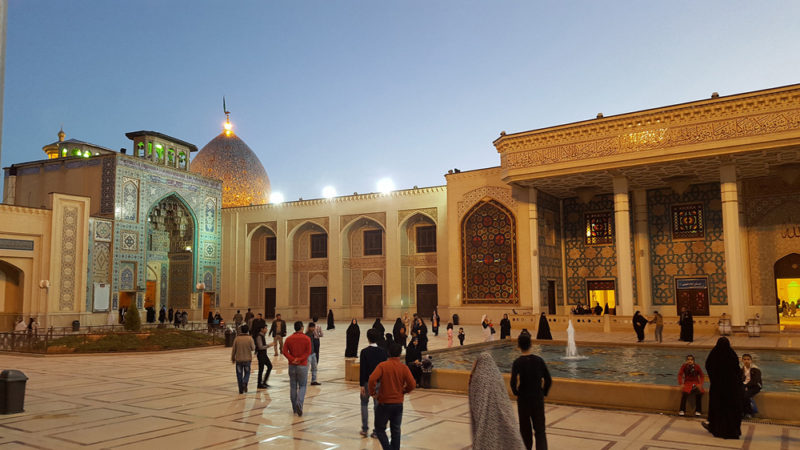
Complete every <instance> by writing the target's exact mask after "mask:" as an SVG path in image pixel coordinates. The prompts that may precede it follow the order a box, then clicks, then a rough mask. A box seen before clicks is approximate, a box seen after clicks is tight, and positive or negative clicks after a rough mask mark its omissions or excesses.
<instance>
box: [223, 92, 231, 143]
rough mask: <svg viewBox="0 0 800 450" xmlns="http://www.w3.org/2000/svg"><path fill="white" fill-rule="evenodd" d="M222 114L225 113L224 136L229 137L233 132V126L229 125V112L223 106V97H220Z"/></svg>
mask: <svg viewBox="0 0 800 450" xmlns="http://www.w3.org/2000/svg"><path fill="white" fill-rule="evenodd" d="M222 112H223V113H225V124H224V125H223V127H224V128H225V136H230V135H231V133H233V131H231V129H232V128H233V125H231V112H230V111H228V107H227V106H226V105H225V96H224V95H223V96H222Z"/></svg>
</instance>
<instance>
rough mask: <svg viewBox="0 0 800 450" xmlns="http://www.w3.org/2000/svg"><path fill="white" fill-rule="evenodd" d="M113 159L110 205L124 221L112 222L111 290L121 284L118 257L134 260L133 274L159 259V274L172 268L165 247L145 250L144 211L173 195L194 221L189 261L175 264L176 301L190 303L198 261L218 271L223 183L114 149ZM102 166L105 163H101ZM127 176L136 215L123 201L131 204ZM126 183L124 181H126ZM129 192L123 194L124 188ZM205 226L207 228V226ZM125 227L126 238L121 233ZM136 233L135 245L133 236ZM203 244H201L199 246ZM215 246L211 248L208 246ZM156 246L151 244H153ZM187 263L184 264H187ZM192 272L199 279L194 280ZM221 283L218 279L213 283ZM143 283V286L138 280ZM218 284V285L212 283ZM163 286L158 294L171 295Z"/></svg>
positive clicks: (142, 275)
mask: <svg viewBox="0 0 800 450" xmlns="http://www.w3.org/2000/svg"><path fill="white" fill-rule="evenodd" d="M112 159H114V161H112V163H110V166H111V167H113V168H114V169H115V171H114V173H113V174H111V175H110V176H109V177H107V178H108V180H106V179H105V176H104V182H105V181H110V182H112V183H113V186H114V188H113V189H114V192H115V194H114V206H113V207H112V209H111V210H112V211H114V210H115V209H116V208H119V210H120V214H119V216H118V217H117V219H119V220H123V219H133V220H132V221H123V222H120V223H118V224H117V226H115V227H114V247H113V257H114V265H113V275H112V283H114V285H113V286H112V292H116V291H118V290H120V288H119V285H120V278H121V270H122V266H121V262H122V261H121V260H122V259H124V260H125V261H130V262H136V263H137V264H136V271H137V273H136V274H135V275H136V277H135V278H136V279H138V280H144V279H145V270H146V267H147V262H148V261H158V262H162V261H163V264H164V265H163V266H162V274H163V273H164V271H166V274H167V275H168V276H162V280H168V279H169V278H170V277H171V276H172V275H173V271H172V270H170V267H169V264H168V258H167V255H166V253H163V252H159V251H149V248H148V244H149V243H150V239H148V238H149V237H151V236H148V228H149V226H148V222H147V217H148V216H149V213H150V211H151V210H152V209H153V207H154V206H155V205H157V204H158V202H159V201H160V200H162V199H163V198H165V197H168V196H170V195H174V196H175V197H177V198H178V199H179V200H180V201H181V202H182V203H183V204H184V206H186V208H187V209H188V210H189V212H190V213H191V216H192V221H193V226H194V230H195V233H194V237H193V239H194V240H193V245H192V246H191V247H192V248H193V249H194V252H193V256H194V259H193V260H190V261H188V262H181V263H180V264H179V265H180V267H177V268H175V269H176V270H175V271H174V272H175V273H177V274H179V277H180V280H179V281H180V283H179V284H180V286H181V289H183V290H187V292H185V293H182V294H180V295H178V297H180V298H178V297H176V305H177V304H181V305H182V306H183V307H188V304H189V303H188V302H189V297H188V296H190V295H191V292H192V291H193V290H194V285H195V281H199V280H200V277H201V271H200V270H199V268H201V267H213V268H214V273H215V277H216V278H217V279H219V276H220V274H221V267H220V252H219V248H220V245H221V233H220V227H221V221H222V218H221V216H220V214H219V205H220V204H221V185H220V183H219V182H217V181H214V180H208V179H205V178H203V177H200V176H198V175H196V174H193V173H191V172H185V171H182V170H176V169H171V168H168V167H163V166H158V165H155V164H152V163H149V162H147V161H144V160H140V159H138V158H135V157H132V156H126V155H119V154H118V155H115V158H112ZM104 168H105V165H104ZM131 180H138V199H139V201H138V206H136V208H135V218H134V215H133V214H132V213H130V214H129V213H128V210H126V205H127V206H131V205H132V204H133V203H132V198H133V196H132V190H131V188H130V187H128V185H129V184H130V183H131V182H132V181H131ZM126 183H127V185H126ZM126 187H127V188H128V192H127V195H126V189H125V188H126ZM207 230H208V231H207ZM123 232H124V234H125V237H126V238H127V239H123ZM134 234H135V242H136V243H135V249H134V247H133V245H134V244H133V240H132V239H131V238H133V237H134V236H133V235H134ZM152 237H154V238H155V239H156V241H157V242H156V244H160V246H161V247H164V244H165V242H163V239H162V240H158V239H159V238H160V237H163V236H161V235H158V236H156V235H155V234H153V235H152ZM201 244H202V245H203V246H204V247H201ZM209 245H210V247H211V248H213V250H214V251H213V254H212V253H211V252H207V249H208V248H209ZM154 248H155V247H154ZM187 263H188V264H187ZM195 277H197V279H196V280H195ZM216 284H219V283H216ZM142 287H143V286H142ZM216 288H219V286H216ZM159 291H160V292H162V295H161V298H162V299H167V298H171V297H172V295H173V292H172V290H171V289H169V286H166V282H165V283H162V285H161V286H159Z"/></svg>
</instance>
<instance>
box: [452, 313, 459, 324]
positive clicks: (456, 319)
mask: <svg viewBox="0 0 800 450" xmlns="http://www.w3.org/2000/svg"><path fill="white" fill-rule="evenodd" d="M453 325H458V314H453Z"/></svg>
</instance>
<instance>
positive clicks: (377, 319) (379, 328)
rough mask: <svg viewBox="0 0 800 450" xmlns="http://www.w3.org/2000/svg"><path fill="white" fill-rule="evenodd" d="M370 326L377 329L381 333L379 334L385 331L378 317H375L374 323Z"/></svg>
mask: <svg viewBox="0 0 800 450" xmlns="http://www.w3.org/2000/svg"><path fill="white" fill-rule="evenodd" d="M372 328H375V329H376V330H378V331H379V332H380V333H381V336H383V334H384V333H386V328H384V327H383V324H382V323H381V318H380V317H377V318H375V323H373V324H372Z"/></svg>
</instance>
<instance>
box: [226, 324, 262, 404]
mask: <svg viewBox="0 0 800 450" xmlns="http://www.w3.org/2000/svg"><path fill="white" fill-rule="evenodd" d="M255 349H256V345H255V343H254V342H253V339H252V338H251V337H250V336H249V335H248V334H247V328H246V327H243V328H242V331H241V332H240V333H239V335H238V336H236V339H234V341H233V348H232V349H231V362H233V363H234V364H236V381H237V382H238V383H239V393H240V394H244V393H245V392H247V384H248V383H249V382H250V365H251V364H252V363H253V351H255Z"/></svg>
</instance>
